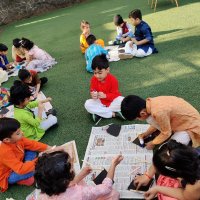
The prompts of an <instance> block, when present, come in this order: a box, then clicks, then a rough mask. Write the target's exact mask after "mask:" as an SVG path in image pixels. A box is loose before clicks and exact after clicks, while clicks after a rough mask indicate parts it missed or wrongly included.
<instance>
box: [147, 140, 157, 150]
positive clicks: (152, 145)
mask: <svg viewBox="0 0 200 200" xmlns="http://www.w3.org/2000/svg"><path fill="white" fill-rule="evenodd" d="M145 147H146V149H148V150H152V149H153V148H154V147H155V145H154V144H153V143H152V142H151V141H150V142H148V143H146V144H145Z"/></svg>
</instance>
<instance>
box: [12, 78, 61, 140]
mask: <svg viewBox="0 0 200 200" xmlns="http://www.w3.org/2000/svg"><path fill="white" fill-rule="evenodd" d="M31 95H32V94H31V91H30V90H29V87H28V86H27V85H25V84H23V83H21V81H15V83H14V85H13V86H12V87H11V89H10V102H11V103H12V104H13V105H14V118H15V119H17V120H18V121H19V122H20V124H21V129H22V131H23V132H24V135H25V137H27V138H30V139H33V140H40V139H41V138H42V136H43V135H44V134H45V131H46V130H47V129H49V128H50V127H52V126H53V125H55V124H57V117H56V116H53V114H51V113H50V114H49V115H48V116H47V117H46V118H45V119H44V118H43V113H44V105H43V103H45V102H48V101H51V98H50V97H49V98H47V99H45V100H42V101H32V102H31V101H30V97H31ZM37 107H38V113H37V115H36V114H35V113H34V112H33V111H32V110H31V109H33V108H37Z"/></svg>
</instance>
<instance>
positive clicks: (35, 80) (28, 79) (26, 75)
mask: <svg viewBox="0 0 200 200" xmlns="http://www.w3.org/2000/svg"><path fill="white" fill-rule="evenodd" d="M18 77H19V79H20V80H21V81H22V82H23V83H25V84H27V85H28V86H29V89H30V90H31V92H32V95H33V98H34V99H35V98H37V96H38V93H39V92H40V89H41V88H42V86H43V85H44V84H45V83H46V82H47V81H48V79H47V78H46V77H42V78H39V77H38V73H37V72H36V71H34V70H26V69H20V70H19V73H18Z"/></svg>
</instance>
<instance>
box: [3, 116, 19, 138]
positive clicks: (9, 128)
mask: <svg viewBox="0 0 200 200" xmlns="http://www.w3.org/2000/svg"><path fill="white" fill-rule="evenodd" d="M19 128H20V123H19V122H18V121H17V120H16V119H14V118H0V141H3V140H4V139H5V138H11V136H12V134H13V133H14V132H15V131H17V129H19Z"/></svg>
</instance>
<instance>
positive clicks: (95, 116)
mask: <svg viewBox="0 0 200 200" xmlns="http://www.w3.org/2000/svg"><path fill="white" fill-rule="evenodd" d="M101 118H102V117H100V116H99V115H96V114H92V119H93V121H94V122H95V123H96V122H98V121H99V120H100V119H101Z"/></svg>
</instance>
